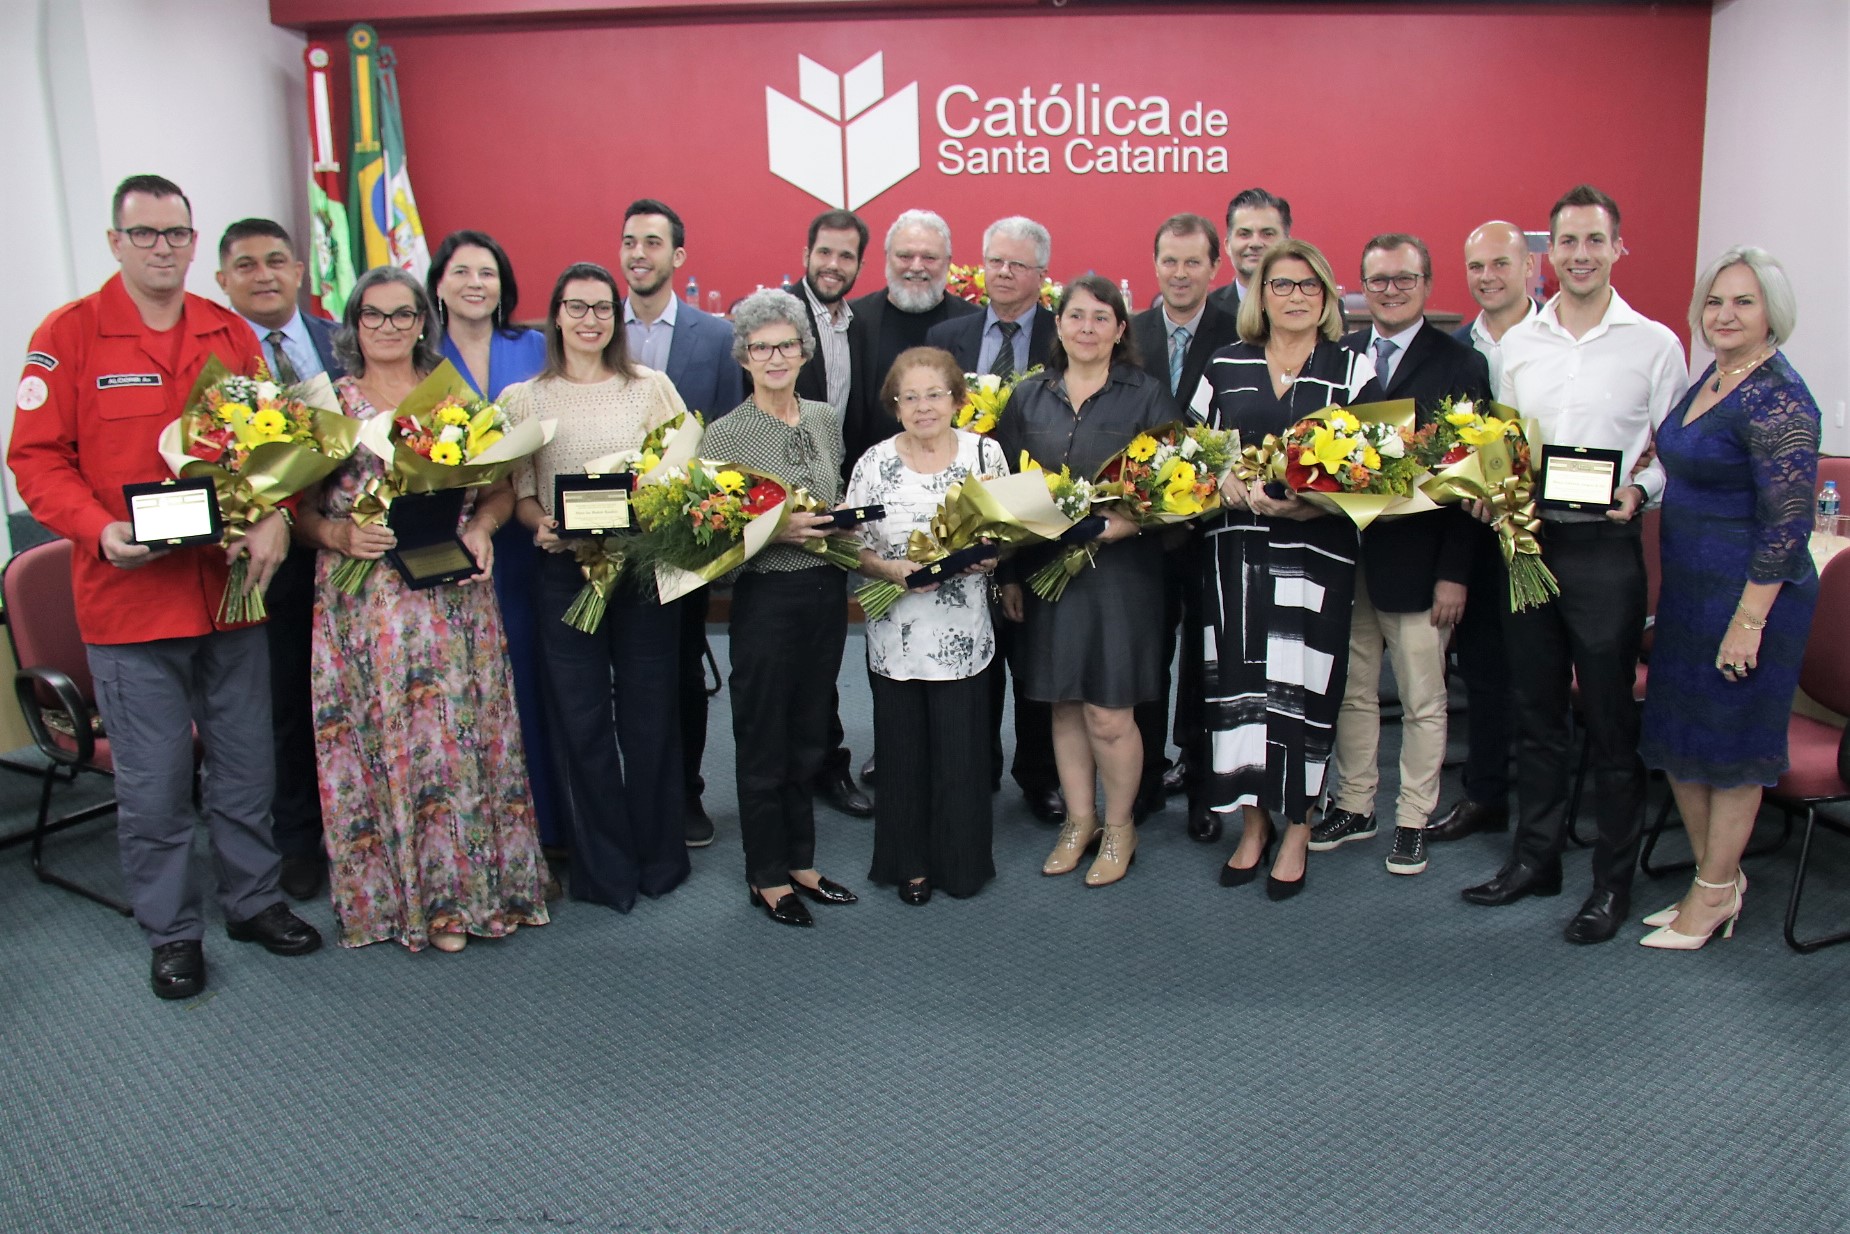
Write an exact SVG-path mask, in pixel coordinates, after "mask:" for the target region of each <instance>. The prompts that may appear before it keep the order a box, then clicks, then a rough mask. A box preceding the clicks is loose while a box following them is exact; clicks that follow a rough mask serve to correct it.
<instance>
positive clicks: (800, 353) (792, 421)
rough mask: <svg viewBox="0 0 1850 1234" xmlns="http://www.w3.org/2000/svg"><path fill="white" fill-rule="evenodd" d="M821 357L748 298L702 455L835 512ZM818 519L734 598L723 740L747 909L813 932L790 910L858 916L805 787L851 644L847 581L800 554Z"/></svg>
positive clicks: (747, 569) (781, 298) (783, 296)
mask: <svg viewBox="0 0 1850 1234" xmlns="http://www.w3.org/2000/svg"><path fill="white" fill-rule="evenodd" d="M815 354H816V336H815V335H814V334H813V333H811V331H810V328H809V319H808V317H807V315H806V314H805V313H804V311H803V304H802V302H801V301H799V300H798V299H797V298H796V297H795V296H793V295H791V294H790V293H789V292H786V291H775V290H772V291H760V292H757V293H755V294H753V295H750V296H747V297H746V298H745V300H744V302H743V303H741V304H740V305H739V307H738V309H737V310H736V311H735V312H734V313H733V315H732V356H733V359H735V360H737V361H738V362H739V363H740V364H742V365H744V366H745V372H746V375H747V376H748V377H749V378H750V379H751V383H752V389H751V393H750V394H749V395H748V396H746V399H745V401H744V402H743V403H741V404H739V406H738V407H737V408H736V409H734V410H733V411H732V412H731V413H729V414H727V415H724V416H721V417H720V418H719V419H718V420H715V421H714V422H713V423H712V425H711V426H710V427H708V429H707V435H706V438H705V440H704V441H703V442H702V444H701V448H700V452H701V454H703V455H705V456H706V457H708V458H711V459H718V460H723V461H725V462H729V463H736V464H738V465H740V466H742V467H748V468H751V469H754V470H757V471H761V472H764V473H766V474H768V475H773V476H776V477H778V478H779V479H781V480H783V481H785V482H786V483H788V484H789V485H790V486H791V487H792V488H793V489H795V488H803V489H807V490H808V491H809V494H810V496H812V497H814V498H816V499H817V500H819V501H821V502H824V503H826V504H828V505H834V504H835V502H836V500H837V499H838V498H839V497H840V496H841V463H842V436H841V432H842V430H841V421H840V419H839V418H837V416H836V414H835V409H834V408H833V407H830V406H829V405H828V404H827V403H812V402H810V401H809V400H808V399H800V398H798V397H797V393H796V380H797V372H798V370H800V369H801V368H802V367H803V363H804V361H806V360H808V359H810V358H811V357H812V356H814V355H815ZM827 521H828V520H827V516H825V515H820V514H803V513H793V514H791V515H790V516H789V521H788V522H787V523H786V525H785V526H784V529H783V530H782V531H780V532H779V533H778V537H777V540H776V541H775V542H773V543H772V544H771V545H769V546H768V547H767V548H765V550H764V551H763V552H761V553H759V554H758V555H757V556H755V557H753V558H752V559H751V560H750V561H748V562H746V563H745V565H744V566H743V567H742V568H741V570H740V571H739V574H738V577H737V581H736V582H734V583H733V585H732V625H731V630H730V633H731V643H732V675H731V676H730V677H729V678H728V679H727V684H728V686H729V687H730V688H731V690H732V736H733V745H734V748H735V757H736V758H737V760H738V763H737V767H738V776H737V779H738V786H739V831H740V834H741V838H742V839H743V840H744V842H745V881H746V884H747V886H748V887H749V889H750V891H751V902H752V903H753V904H754V905H756V906H757V907H759V908H761V909H763V910H764V912H765V914H766V915H767V916H768V917H770V918H771V919H772V920H773V921H776V922H780V923H782V924H784V925H792V926H807V925H813V924H815V923H814V921H813V920H812V919H811V918H810V915H809V910H808V909H806V908H805V907H804V906H803V900H802V899H799V898H798V897H799V896H802V897H803V898H806V899H809V900H812V901H814V902H815V903H817V904H853V903H854V902H855V898H856V897H855V894H854V893H853V892H852V891H849V890H848V889H847V888H846V887H843V886H842V885H841V884H839V883H837V882H835V881H833V880H832V879H828V878H824V877H823V876H822V874H821V873H819V872H818V871H817V869H816V810H815V805H814V804H813V803H812V801H811V799H810V787H809V785H810V781H812V780H813V779H815V777H816V773H817V772H818V771H819V770H821V768H822V760H823V757H824V755H825V754H826V753H827V751H828V748H829V721H830V720H831V719H832V718H833V717H832V712H833V710H834V699H835V695H834V691H832V690H830V689H829V683H831V682H833V681H834V680H835V675H836V674H837V673H838V672H840V671H841V657H842V648H843V647H844V645H845V644H846V642H847V638H848V593H847V587H846V582H845V580H846V578H847V576H846V575H845V574H844V573H843V572H842V571H841V570H840V569H838V568H837V567H835V566H831V565H826V564H824V563H822V561H821V560H820V559H819V558H817V557H816V556H814V555H813V554H811V553H808V552H805V551H804V550H803V549H802V548H801V547H800V546H801V545H802V543H803V542H804V541H805V540H814V539H817V538H819V537H822V536H826V535H828V534H829V533H828V531H827V530H825V529H824V528H823V527H822V526H821V524H823V523H825V522H827Z"/></svg>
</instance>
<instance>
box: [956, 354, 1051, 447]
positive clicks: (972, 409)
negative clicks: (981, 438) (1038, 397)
mask: <svg viewBox="0 0 1850 1234" xmlns="http://www.w3.org/2000/svg"><path fill="white" fill-rule="evenodd" d="M1040 371H1041V366H1040V365H1038V364H1037V365H1035V366H1034V367H1033V368H1031V369H1029V370H1028V371H1027V372H1025V373H1016V374H1015V375H1014V376H1012V377H998V376H996V375H995V374H994V373H965V374H964V405H963V406H962V407H959V408H958V409H957V413H956V414H955V415H953V416H952V417H951V425H952V427H954V428H964V429H969V430H970V431H971V432H972V433H982V434H985V435H987V434H990V433H993V432H995V431H996V425H997V424H999V423H1000V422H1001V420H1002V413H1003V412H1004V411H1006V410H1008V405H1009V396H1010V395H1012V394H1014V393H1015V387H1016V386H1018V385H1020V384H1021V379H1022V378H1024V377H1032V376H1034V374H1036V373H1038V372H1040Z"/></svg>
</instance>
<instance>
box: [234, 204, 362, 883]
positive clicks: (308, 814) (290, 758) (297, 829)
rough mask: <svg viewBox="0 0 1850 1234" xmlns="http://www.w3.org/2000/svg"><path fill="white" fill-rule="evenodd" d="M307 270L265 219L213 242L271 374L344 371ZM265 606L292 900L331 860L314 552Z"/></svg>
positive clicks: (279, 821)
mask: <svg viewBox="0 0 1850 1234" xmlns="http://www.w3.org/2000/svg"><path fill="white" fill-rule="evenodd" d="M303 273H304V267H303V265H302V262H301V260H300V259H299V258H297V257H296V255H295V249H294V247H293V246H292V245H291V243H290V239H289V233H288V232H287V231H285V230H283V228H282V225H281V224H279V223H275V222H273V221H271V220H270V219H254V218H253V219H239V220H238V221H237V222H235V223H233V224H232V225H231V226H229V227H227V228H226V229H225V231H224V234H223V235H222V236H220V237H219V241H218V274H217V276H216V277H217V279H218V285H219V288H220V289H221V290H223V291H224V293H225V298H226V299H227V300H230V301H231V307H232V309H233V311H235V312H236V313H237V314H238V316H240V317H242V318H243V319H244V320H245V321H246V322H248V323H249V324H250V327H251V329H252V330H253V331H255V332H256V334H257V341H258V343H259V344H260V345H261V346H262V349H263V358H264V361H265V363H266V364H268V366H269V369H270V373H271V375H272V376H273V377H275V379H276V380H277V381H279V382H282V383H283V384H285V385H294V384H295V383H296V382H299V381H307V380H309V379H310V378H312V377H315V376H318V375H320V374H322V373H326V374H327V376H328V379H329V380H330V381H332V380H334V379H335V378H338V377H342V376H344V375H345V373H346V370H345V369H343V368H342V367H341V365H340V361H339V360H337V359H335V357H334V323H333V322H331V321H329V320H328V319H327V318H325V317H316V316H313V315H311V314H308V313H304V312H303V311H302V310H301V309H300V308H299V307H298V306H297V303H296V297H297V295H298V294H299V293H300V291H301V289H302V275H303ZM264 605H265V607H266V608H268V609H269V611H270V620H269V622H268V623H267V624H266V626H265V632H266V634H267V635H268V638H269V643H270V715H271V720H272V722H273V724H274V725H275V734H276V740H275V747H276V797H275V800H274V801H273V802H272V803H271V806H270V812H271V814H272V815H273V816H274V818H275V838H276V847H277V850H278V851H279V852H281V853H282V855H283V865H282V873H281V875H280V876H279V877H278V879H277V883H278V885H279V886H281V887H282V889H283V892H284V893H285V894H286V895H288V896H289V897H290V898H291V899H296V900H306V899H308V898H309V897H310V896H312V895H314V894H315V893H316V892H317V891H319V890H320V889H321V884H322V880H323V879H324V878H326V876H327V869H328V859H327V854H326V852H325V851H324V850H323V848H322V842H321V790H320V785H319V783H318V781H317V778H316V772H315V723H314V698H313V682H312V674H311V673H310V671H309V653H310V644H311V643H312V641H313V636H314V628H315V626H314V622H315V550H314V549H312V548H309V547H308V546H306V545H302V544H291V545H290V548H289V555H288V556H287V557H285V558H284V559H283V564H282V565H280V566H278V567H277V568H276V575H275V577H273V578H272V579H271V580H270V590H269V592H268V593H267V594H266V595H265V596H264Z"/></svg>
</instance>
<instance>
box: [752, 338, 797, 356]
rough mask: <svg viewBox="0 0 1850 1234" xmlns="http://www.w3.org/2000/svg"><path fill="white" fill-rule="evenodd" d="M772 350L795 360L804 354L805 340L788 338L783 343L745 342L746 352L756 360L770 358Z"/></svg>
mask: <svg viewBox="0 0 1850 1234" xmlns="http://www.w3.org/2000/svg"><path fill="white" fill-rule="evenodd" d="M772 352H776V353H777V354H778V355H780V356H782V357H784V359H786V360H793V359H795V358H796V357H798V356H800V355H802V354H803V340H802V339H800V338H787V339H785V340H783V341H782V342H781V343H747V344H745V353H746V354H747V355H749V356H750V357H751V358H752V359H754V360H769V359H770V358H771V353H772Z"/></svg>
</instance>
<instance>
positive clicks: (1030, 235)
mask: <svg viewBox="0 0 1850 1234" xmlns="http://www.w3.org/2000/svg"><path fill="white" fill-rule="evenodd" d="M991 236H1007V237H1008V238H1009V239H1011V240H1026V241H1027V242H1028V243H1029V244H1032V245H1033V246H1034V264H1035V265H1037V266H1039V267H1040V268H1041V269H1043V270H1045V269H1046V268H1047V263H1048V262H1050V261H1052V260H1053V237H1052V236H1050V235H1048V234H1047V229H1046V228H1045V227H1042V226H1041V225H1040V224H1039V223H1037V222H1035V221H1034V220H1033V219H1031V218H1024V217H1023V216H1022V215H1019V214H1011V215H1010V216H1009V217H1007V218H1005V219H997V220H996V221H995V222H993V223H991V224H990V225H989V230H987V231H985V232H984V233H983V259H984V260H985V261H987V260H988V259H989V238H990V237H991Z"/></svg>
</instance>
